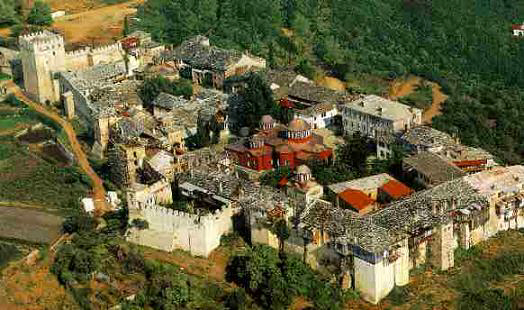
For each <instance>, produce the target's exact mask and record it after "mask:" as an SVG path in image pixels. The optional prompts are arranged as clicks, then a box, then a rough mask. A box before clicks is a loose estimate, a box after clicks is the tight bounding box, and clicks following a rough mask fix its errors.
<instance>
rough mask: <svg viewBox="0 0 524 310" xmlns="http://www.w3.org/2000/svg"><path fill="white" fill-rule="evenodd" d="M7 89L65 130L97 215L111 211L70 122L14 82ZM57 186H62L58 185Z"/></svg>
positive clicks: (101, 183)
mask: <svg viewBox="0 0 524 310" xmlns="http://www.w3.org/2000/svg"><path fill="white" fill-rule="evenodd" d="M7 89H8V92H11V93H13V94H14V95H15V96H16V97H17V98H18V99H19V100H20V101H22V102H24V103H25V104H27V105H28V106H30V107H31V108H33V109H34V110H35V111H37V112H38V113H40V114H42V115H44V116H45V117H47V118H50V119H52V120H53V121H55V122H56V123H57V124H59V125H60V126H61V127H62V128H63V129H64V131H65V133H66V134H67V138H68V139H69V143H70V144H71V148H72V149H73V153H74V154H75V158H76V161H77V163H78V165H79V166H80V168H82V170H83V171H84V172H85V174H87V176H88V177H89V179H90V180H91V187H92V193H93V195H92V197H93V200H94V203H95V215H96V216H102V215H103V214H104V213H105V212H107V211H109V210H110V208H109V206H108V204H107V203H106V199H105V197H106V191H105V189H104V185H103V181H102V179H100V177H99V176H98V175H97V174H96V172H95V171H94V170H93V168H91V166H90V165H89V161H88V160H87V156H86V154H85V153H84V151H83V150H82V147H81V146H80V143H79V142H78V139H77V137H76V133H75V130H74V129H73V126H71V124H70V123H69V122H68V121H66V120H64V119H63V118H62V117H61V116H60V115H58V114H57V113H55V112H53V111H50V110H48V109H46V108H45V107H44V106H42V105H41V104H39V103H37V102H35V101H33V100H31V99H30V98H29V97H27V96H26V94H25V93H24V92H23V91H22V90H21V89H20V87H18V85H16V84H15V83H13V82H12V81H10V82H8V84H7ZM57 186H60V185H59V184H57Z"/></svg>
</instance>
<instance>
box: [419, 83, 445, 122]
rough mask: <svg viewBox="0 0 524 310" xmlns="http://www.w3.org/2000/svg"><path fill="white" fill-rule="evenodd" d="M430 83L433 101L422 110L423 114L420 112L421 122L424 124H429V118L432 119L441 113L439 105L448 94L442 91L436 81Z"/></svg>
mask: <svg viewBox="0 0 524 310" xmlns="http://www.w3.org/2000/svg"><path fill="white" fill-rule="evenodd" d="M431 84H432V91H433V102H432V103H431V106H430V107H429V109H427V110H426V111H424V114H422V122H423V123H425V124H431V120H432V119H433V117H435V116H437V115H440V114H441V113H442V112H441V111H440V107H441V106H442V104H443V103H444V102H445V101H446V100H447V99H448V98H449V96H448V95H446V94H444V93H443V92H442V88H441V87H440V85H438V84H437V83H431Z"/></svg>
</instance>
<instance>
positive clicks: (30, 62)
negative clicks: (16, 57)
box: [19, 30, 65, 102]
mask: <svg viewBox="0 0 524 310" xmlns="http://www.w3.org/2000/svg"><path fill="white" fill-rule="evenodd" d="M19 46H20V56H21V59H22V67H23V73H24V87H25V90H26V92H27V93H28V94H29V95H30V96H31V97H32V98H33V99H34V100H37V101H40V102H47V101H49V102H55V101H58V100H59V99H60V95H59V89H58V80H55V79H54V74H55V73H56V72H58V71H63V70H65V48H64V38H63V37H62V36H61V35H59V34H56V33H53V32H50V31H47V30H44V31H41V32H36V33H31V34H28V35H24V36H21V37H20V38H19Z"/></svg>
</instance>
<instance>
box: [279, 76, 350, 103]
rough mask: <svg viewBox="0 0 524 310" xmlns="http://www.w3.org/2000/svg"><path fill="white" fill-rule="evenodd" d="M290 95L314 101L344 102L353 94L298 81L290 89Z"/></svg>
mask: <svg viewBox="0 0 524 310" xmlns="http://www.w3.org/2000/svg"><path fill="white" fill-rule="evenodd" d="M288 96H289V97H294V98H297V99H301V100H306V101H310V102H314V103H323V102H328V103H343V102H344V101H345V99H346V98H347V97H351V95H350V94H349V93H347V92H345V91H337V90H332V89H329V88H325V87H322V86H318V85H315V84H313V83H305V82H301V81H296V82H295V83H293V85H291V87H290V88H289V91H288Z"/></svg>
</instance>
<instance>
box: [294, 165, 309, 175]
mask: <svg viewBox="0 0 524 310" xmlns="http://www.w3.org/2000/svg"><path fill="white" fill-rule="evenodd" d="M297 173H298V174H311V169H309V167H308V166H306V165H300V166H298V167H297Z"/></svg>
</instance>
